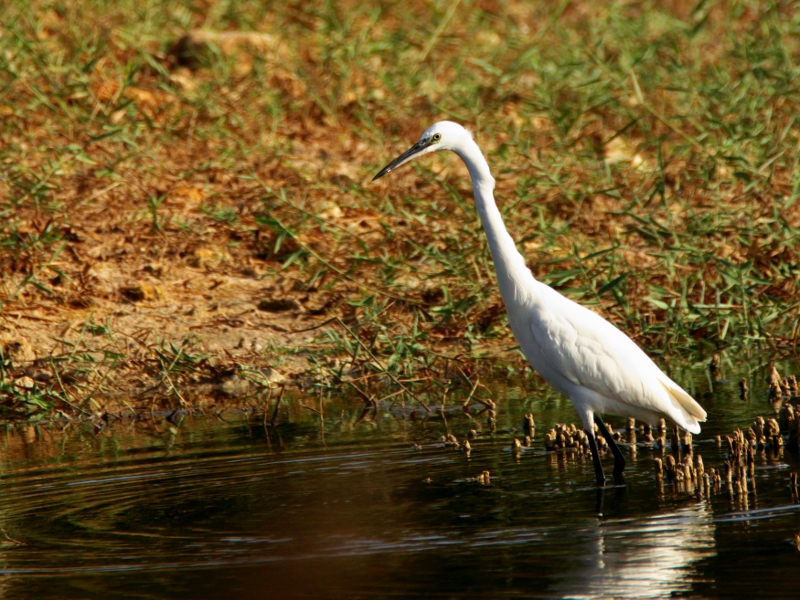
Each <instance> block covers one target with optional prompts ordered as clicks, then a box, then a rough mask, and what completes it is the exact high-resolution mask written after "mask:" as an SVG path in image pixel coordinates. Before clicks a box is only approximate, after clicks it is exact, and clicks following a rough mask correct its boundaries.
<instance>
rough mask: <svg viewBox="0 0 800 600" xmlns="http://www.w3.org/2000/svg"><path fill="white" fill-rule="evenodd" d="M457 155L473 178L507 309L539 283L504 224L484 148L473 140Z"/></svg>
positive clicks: (476, 200) (459, 149) (479, 211)
mask: <svg viewBox="0 0 800 600" xmlns="http://www.w3.org/2000/svg"><path fill="white" fill-rule="evenodd" d="M454 151H455V153H456V154H458V156H459V157H460V158H461V160H463V161H464V164H465V165H467V169H468V170H469V174H470V176H471V177H472V191H473V193H474V195H475V205H476V206H477V208H478V214H479V215H480V217H481V223H483V230H484V231H485V232H486V238H487V240H488V242H489V249H490V250H491V252H492V260H494V269H495V272H496V273H497V283H498V285H499V287H500V295H501V296H503V300H504V301H505V302H506V306H509V303H510V301H511V300H513V299H514V298H515V297H516V298H517V299H522V298H521V296H522V295H524V294H525V293H526V292H527V291H528V290H530V289H531V287H532V285H533V284H534V283H535V281H536V280H535V279H534V278H533V275H532V274H531V272H530V269H528V267H527V265H526V264H525V259H524V258H523V256H522V255H521V254H520V253H519V251H518V250H517V246H516V244H515V243H514V240H513V239H512V237H511V235H509V233H508V230H506V226H505V224H504V223H503V217H502V216H501V215H500V210H499V209H498V208H497V204H496V203H495V201H494V177H492V174H491V173H490V172H489V165H488V164H487V163H486V159H485V158H484V157H483V153H482V152H481V150H480V148H478V145H477V144H476V143H475V142H474V141H473V140H468V141H465V142H464V143H462V144H460V145H459V147H458V148H455V149H454Z"/></svg>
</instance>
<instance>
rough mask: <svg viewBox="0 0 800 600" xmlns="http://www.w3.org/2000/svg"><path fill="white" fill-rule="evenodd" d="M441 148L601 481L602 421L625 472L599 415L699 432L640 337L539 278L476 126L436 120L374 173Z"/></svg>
mask: <svg viewBox="0 0 800 600" xmlns="http://www.w3.org/2000/svg"><path fill="white" fill-rule="evenodd" d="M437 150H452V151H453V152H455V153H456V154H458V156H459V157H460V158H461V160H463V161H464V164H465V165H466V166H467V169H468V170H469V173H470V176H471V177H472V186H473V192H474V195H475V204H476V206H477V209H478V214H479V215H480V217H481V222H482V223H483V228H484V231H485V232H486V237H487V240H488V243H489V248H490V249H491V252H492V259H493V260H494V265H495V270H496V272H497V282H498V285H499V287H500V294H501V296H502V297H503V302H504V303H505V306H506V310H507V311H508V321H509V324H510V325H511V330H512V331H513V332H514V337H516V339H517V342H519V345H520V347H521V348H522V351H523V352H524V353H525V356H526V357H527V359H528V361H529V362H530V364H531V366H532V367H533V368H534V369H535V370H536V372H538V373H539V375H541V376H542V377H543V378H544V379H545V380H546V381H547V382H548V383H549V384H550V385H552V386H553V387H554V388H555V389H556V390H558V391H559V392H561V393H562V394H564V395H565V396H567V397H568V398H569V399H570V400H571V401H572V403H573V405H574V406H575V409H576V410H577V411H578V414H579V415H580V417H581V421H582V422H583V426H584V428H585V430H586V432H587V434H588V435H589V441H590V446H591V448H592V455H593V458H594V465H595V470H596V474H597V480H598V482H600V483H603V482H604V481H605V476H604V475H603V471H602V466H601V464H600V459H599V455H598V453H597V448H596V444H595V439H594V425H595V424H597V426H598V428H599V430H600V433H601V434H603V436H604V437H605V438H606V440H607V441H608V442H609V445H610V446H611V450H612V452H613V453H614V458H615V468H614V474H615V476H617V477H618V478H621V475H622V470H623V469H624V466H625V461H624V458H623V457H622V454H621V453H620V451H619V449H618V448H617V447H616V445H615V444H614V441H613V439H612V438H611V436H610V435H609V433H608V431H607V430H606V427H605V425H604V424H603V422H602V420H601V419H600V418H599V415H602V414H606V413H608V414H614V415H620V416H626V417H634V418H636V419H640V420H643V421H648V422H650V423H654V422H656V421H658V419H660V418H662V417H664V418H667V419H669V420H671V421H672V422H674V423H675V424H677V425H679V426H680V427H683V428H684V429H686V430H688V431H690V432H692V433H699V432H700V422H701V421H704V420H705V418H706V411H705V410H703V408H702V407H701V406H700V405H699V404H698V403H697V402H696V401H695V400H694V399H693V398H692V397H691V396H690V395H689V394H687V393H686V392H685V391H684V390H683V389H682V388H681V387H680V386H679V385H678V384H677V383H675V382H674V381H672V379H670V378H669V377H667V376H666V375H665V374H664V373H663V372H662V371H661V369H659V368H658V367H657V366H656V364H655V363H654V362H653V361H652V360H650V358H649V357H648V356H647V355H646V354H645V353H644V352H643V351H642V350H641V348H639V346H637V345H636V343H635V342H634V341H633V340H631V339H630V338H629V337H628V336H627V335H625V334H624V333H623V332H622V331H620V330H619V329H617V328H616V327H615V326H614V325H612V324H611V323H609V322H608V321H606V320H605V319H603V318H602V317H601V316H600V315H598V314H597V313H594V312H592V311H591V310H589V309H587V308H585V307H583V306H581V305H580V304H577V303H576V302H573V301H572V300H570V299H569V298H566V297H565V296H563V295H561V294H560V293H558V292H557V291H556V290H554V289H553V288H551V287H550V286H548V285H546V284H544V283H542V282H540V281H537V280H536V279H535V278H534V277H533V274H532V273H531V272H530V270H529V269H528V267H527V266H526V265H525V259H524V258H523V257H522V255H521V254H520V253H519V252H518V251H517V247H516V244H515V243H514V240H513V239H512V238H511V236H510V235H509V233H508V231H507V230H506V228H505V225H504V223H503V219H502V217H501V215H500V211H499V210H498V209H497V205H496V204H495V201H494V193H493V192H494V178H493V177H492V175H491V173H490V172H489V166H488V165H487V163H486V159H485V158H484V157H483V154H482V153H481V151H480V149H479V148H478V146H477V144H476V143H475V141H474V140H473V139H472V135H471V134H470V133H469V131H467V130H466V129H464V128H463V127H461V125H458V124H456V123H452V122H450V121H441V122H439V123H436V124H435V125H433V126H432V127H430V128H429V129H428V130H427V131H426V132H425V133H424V134H422V137H421V138H420V140H419V142H417V143H416V144H414V146H412V147H411V148H410V149H409V150H408V151H406V152H404V153H403V154H402V155H400V156H399V157H398V158H396V159H395V160H394V161H392V162H391V163H389V164H388V165H387V166H386V167H384V168H383V169H382V170H381V171H380V172H379V173H378V174H377V175H376V176H375V179H378V178H379V177H382V176H383V175H385V174H386V173H388V172H389V171H392V170H394V169H395V168H397V167H399V166H400V165H402V164H404V163H406V162H408V161H409V160H411V159H413V158H415V157H417V156H421V155H423V154H427V153H429V152H434V151H437Z"/></svg>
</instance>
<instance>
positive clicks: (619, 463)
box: [594, 415, 625, 483]
mask: <svg viewBox="0 0 800 600" xmlns="http://www.w3.org/2000/svg"><path fill="white" fill-rule="evenodd" d="M594 422H595V423H596V424H597V428H598V429H599V430H600V435H602V436H603V437H604V438H605V440H606V442H608V447H609V448H611V454H613V455H614V480H615V481H616V482H617V483H622V482H623V481H624V480H623V477H622V472H623V471H624V470H625V457H624V456H622V452H621V451H620V449H619V448H618V447H617V443H616V442H615V441H614V438H613V437H611V434H610V433H609V432H608V428H607V427H606V424H605V423H603V419H601V418H600V416H599V415H595V416H594Z"/></svg>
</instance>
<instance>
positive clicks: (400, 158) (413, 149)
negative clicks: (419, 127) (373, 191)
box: [372, 136, 433, 181]
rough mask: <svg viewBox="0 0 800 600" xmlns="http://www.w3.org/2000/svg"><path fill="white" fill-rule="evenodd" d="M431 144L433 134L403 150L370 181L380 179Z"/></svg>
mask: <svg viewBox="0 0 800 600" xmlns="http://www.w3.org/2000/svg"><path fill="white" fill-rule="evenodd" d="M431 144H433V136H431V137H428V138H425V139H424V140H420V141H418V142H417V143H416V144H414V145H413V146H411V148H409V149H408V150H406V151H405V152H403V153H402V154H401V155H400V156H398V157H397V158H395V159H394V160H393V161H392V162H390V163H389V164H388V165H386V166H385V167H383V168H382V169H381V170H380V173H378V174H377V175H375V177H373V178H372V181H375V180H376V179H380V178H381V177H383V176H384V175H386V174H387V173H388V172H389V171H394V170H395V169H396V168H397V167H399V166H400V165H402V164H405V163H407V162H408V161H410V160H411V159H412V158H414V157H415V156H416V155H417V154H419V153H420V152H422V151H423V150H425V148H427V147H428V146H430V145H431Z"/></svg>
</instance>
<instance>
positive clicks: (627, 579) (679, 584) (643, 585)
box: [554, 503, 715, 598]
mask: <svg viewBox="0 0 800 600" xmlns="http://www.w3.org/2000/svg"><path fill="white" fill-rule="evenodd" d="M576 535H577V536H578V537H582V538H584V539H585V545H584V548H585V549H584V552H583V557H584V563H585V565H584V566H583V567H582V568H580V569H578V570H576V571H574V572H569V573H566V574H565V577H564V579H563V580H562V581H560V582H559V584H558V585H556V586H555V587H554V591H555V592H556V595H560V596H566V597H570V598H608V597H613V598H646V597H649V598H662V597H667V596H670V595H674V594H676V593H679V592H689V591H691V589H692V584H693V582H694V581H696V580H697V579H698V578H700V574H699V572H698V570H697V566H698V563H699V561H701V560H702V559H703V558H706V557H709V556H713V555H714V553H715V548H714V523H713V521H712V518H711V515H710V513H709V511H708V508H707V507H706V505H705V503H700V504H694V505H690V506H685V507H682V508H680V509H678V510H676V511H673V512H667V513H664V514H659V515H652V516H648V517H640V518H631V519H610V520H607V521H600V522H599V523H598V524H597V525H596V526H593V527H588V528H586V529H583V530H579V531H577V532H576Z"/></svg>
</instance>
